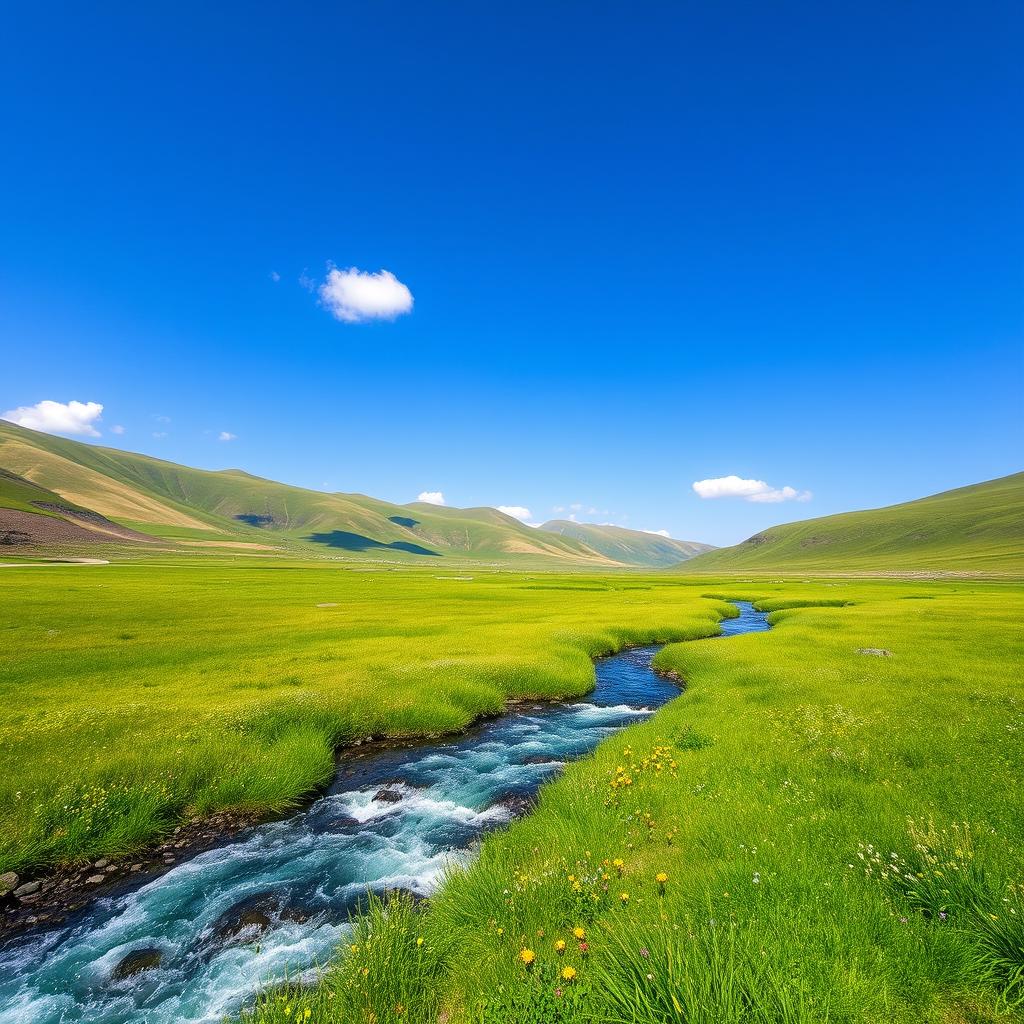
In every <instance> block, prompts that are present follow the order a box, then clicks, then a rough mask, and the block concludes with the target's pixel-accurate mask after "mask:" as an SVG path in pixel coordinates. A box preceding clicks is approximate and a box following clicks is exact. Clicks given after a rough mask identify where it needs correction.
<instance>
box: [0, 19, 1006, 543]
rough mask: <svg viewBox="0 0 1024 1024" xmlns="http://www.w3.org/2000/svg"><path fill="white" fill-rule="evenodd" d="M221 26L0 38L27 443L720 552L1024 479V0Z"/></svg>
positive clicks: (5, 172)
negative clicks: (351, 286) (52, 414)
mask: <svg viewBox="0 0 1024 1024" xmlns="http://www.w3.org/2000/svg"><path fill="white" fill-rule="evenodd" d="M148 6H153V7H154V10H151V11H147V10H141V9H140V8H141V7H148ZM205 6H209V5H205ZM217 6H218V8H219V9H218V11H217V12H212V13H211V12H210V11H209V10H204V9H203V7H200V6H198V5H196V6H189V5H171V6H168V5H163V6H162V7H157V6H156V5H132V6H127V5H126V6H124V7H121V8H117V7H115V6H112V5H104V7H103V11H102V13H96V12H94V11H90V10H88V9H87V8H86V7H84V6H83V5H67V6H66V7H65V6H64V5H62V4H57V5H48V6H47V7H46V8H45V9H44V8H38V7H37V9H36V10H31V9H30V8H31V7H32V5H21V7H19V8H11V9H10V10H8V11H7V13H6V15H5V43H4V53H3V60H0V87H2V90H3V93H2V95H3V104H2V107H0V128H2V130H3V138H4V150H5V155H4V158H3V160H2V161H0V223H2V225H3V226H2V228H0V230H2V233H3V244H2V246H0V339H2V341H3V348H4V350H5V351H6V352H7V357H6V358H5V360H4V362H5V366H4V372H3V373H2V374H0V412H3V411H4V410H14V409H18V408H24V407H31V406H34V405H35V404H36V403H38V402H40V401H44V400H47V401H55V402H61V403H67V402H69V401H72V400H74V401H78V402H83V403H87V402H95V403H99V404H102V406H103V413H102V418H101V419H99V420H95V421H93V423H92V428H93V429H94V430H97V431H98V432H99V433H100V435H101V436H100V437H99V438H91V439H92V440H94V441H97V443H105V444H112V445H115V446H118V447H124V448H128V449H131V450H135V451H143V452H147V453H150V454H154V455H159V456H161V457H164V458H168V459H171V460H173V461H178V462H184V463H188V464H191V465H198V466H203V467H207V468H224V467H228V466H239V467H242V468H244V469H246V470H248V471H250V472H253V473H257V474H260V475H264V476H268V477H272V478H275V479H281V480H285V481H288V482H290V483H295V484H300V485H305V486H310V487H317V488H327V489H331V490H344V491H361V492H364V493H368V494H373V495H376V496H379V497H383V498H388V499H391V500H394V501H408V500H411V499H414V498H415V497H416V496H417V494H419V493H420V492H424V491H441V492H443V494H444V495H445V499H446V500H447V502H448V503H449V504H454V505H481V504H485V505H509V506H523V507H525V508H528V509H530V511H531V513H532V514H533V517H534V518H535V519H537V520H540V519H544V518H548V517H551V516H552V515H554V514H555V513H554V512H553V510H554V509H555V508H563V509H566V510H569V509H571V508H572V506H574V505H578V506H580V508H579V510H578V511H577V515H578V517H579V518H580V519H584V520H587V519H589V520H592V521H600V522H617V523H621V524H624V525H629V526H633V527H636V528H645V529H655V530H660V529H665V530H668V531H670V532H671V533H672V535H674V536H677V537H683V538H687V539H698V540H707V541H711V542H713V543H732V542H735V541H738V540H741V539H743V538H744V537H746V536H748V535H750V534H751V533H753V532H755V531H756V530H758V529H760V528H762V527H764V526H767V525H770V524H772V523H776V522H784V521H789V520H792V519H797V518H806V517H809V516H814V515H824V514H827V513H832V512H837V511H843V510H847V509H852V508H864V507H870V506H874V505H880V504H887V503H891V502H894V501H900V500H905V499H909V498H913V497H918V496H921V495H924V494H927V493H932V492H935V491H939V490H943V489H945V488H948V487H953V486H958V485H961V484H966V483H970V482H974V481H978V480H982V479H987V478H990V477H993V476H998V475H1002V474H1005V473H1009V472H1013V471H1016V470H1019V469H1020V468H1021V458H1020V454H1021V444H1020V441H1021V431H1020V414H1019V406H1020V393H1021V386H1022V383H1024V373H1022V355H1021V353H1022V334H1024V332H1022V324H1024V317H1022V302H1021V295H1022V291H1021V284H1022V280H1021V278H1022V275H1021V263H1022V260H1021V257H1022V254H1024V245H1022V238H1024V204H1022V187H1021V182H1022V180H1024V144H1022V137H1024V136H1022V133H1021V132H1020V130H1019V117H1020V111H1021V109H1022V99H1024V96H1022V92H1024V89H1022V82H1024V78H1022V74H1021V71H1020V61H1019V42H1020V39H1021V38H1022V30H1024V17H1022V13H1021V8H1020V6H1019V5H1015V4H1010V3H1006V4H989V3H979V4H971V5H965V4H958V5H950V6H948V7H946V8H944V7H943V5H941V4H939V5H936V4H928V5H925V4H913V3H911V4H899V5H890V4H886V5H881V4H869V5H861V6H860V7H858V8H856V9H854V8H845V9H844V8H841V7H840V5H821V4H811V3H803V4H786V3H782V4H777V5H776V4H773V5H759V6H760V8H761V9H760V10H751V9H750V8H751V7H753V6H754V5H744V4H735V5H734V4H705V5H681V4H660V3H658V4H646V5H636V4H625V3H622V4H601V5H592V4H570V3H559V4H553V5H552V4H550V3H549V4H518V5H480V4H469V3H458V4H456V3H451V4H439V5H424V4H396V3H382V4H363V5H345V6H341V5H336V6H333V7H331V6H329V5H306V6H304V7H302V8H299V9H295V10H289V9H287V7H282V6H281V5H261V4H255V5H253V4H246V5H244V6H242V5H239V6H237V7H232V6H230V5H217ZM292 6H297V5H292ZM330 266H334V267H336V268H338V269H339V271H344V270H346V269H347V268H350V267H358V268H361V269H362V270H363V271H365V272H373V273H376V272H379V271H381V270H387V271H389V272H390V273H391V274H393V275H394V276H395V278H396V280H397V281H398V282H401V283H402V284H404V285H405V286H406V287H407V288H408V289H409V293H410V296H411V298H412V300H413V305H412V309H411V311H410V312H404V313H401V314H400V315H396V316H395V317H394V319H371V320H369V321H367V322H356V323H353V322H347V321H346V320H344V319H339V318H338V316H337V315H335V314H336V313H337V312H339V311H342V312H343V307H341V306H339V304H338V301H334V306H333V312H332V296H333V298H334V300H337V299H338V292H337V291H332V292H330V293H326V294H324V295H321V294H320V292H319V289H320V288H321V287H322V285H323V284H324V282H325V280H327V275H328V273H329V267H330ZM340 283H341V284H342V285H344V284H345V282H344V281H342V282H340ZM355 283H356V284H359V283H360V282H358V281H357V282H355ZM364 283H365V282H364ZM310 289H312V290H310ZM370 291H371V292H373V282H372V281H371V282H370ZM364 292H365V289H364ZM375 294H376V293H374V294H371V295H370V298H374V296H375ZM357 298H358V296H357ZM364 298H365V295H364ZM398 299H399V303H398V305H399V306H401V305H402V302H403V301H404V300H402V296H401V295H399V296H398ZM393 300H394V295H388V294H385V296H384V299H383V302H384V305H383V306H380V305H379V304H378V306H377V307H375V308H377V310H378V311H380V310H381V309H384V310H387V309H391V310H392V311H393V312H395V311H397V307H395V306H394V305H390V306H389V305H388V303H389V302H392V301H393ZM360 301H362V300H360ZM407 304H408V303H406V305H407ZM116 426H122V427H123V428H124V432H123V433H121V434H115V433H113V432H112V428H114V427H116ZM222 432H227V433H228V434H231V435H235V437H234V439H233V440H224V441H222V440H218V438H219V436H220V435H221V433H222ZM156 435H163V436H156ZM86 439H89V438H86ZM732 475H735V476H738V477H740V478H742V479H744V480H755V481H763V482H764V483H765V485H766V487H767V488H768V489H769V491H770V492H775V491H781V489H782V488H787V487H788V488H792V489H793V491H794V492H796V496H799V497H806V495H805V493H804V492H811V494H812V495H813V496H812V497H811V498H810V499H809V500H802V501H801V500H795V498H794V500H779V501H764V500H760V501H751V500H747V499H749V497H750V495H749V494H748V495H747V498H744V497H743V496H731V497H728V496H726V497H717V498H714V497H712V498H701V497H699V496H698V495H697V494H696V493H695V492H694V491H693V489H692V484H693V482H694V481H700V480H706V479H714V478H721V477H727V476H732ZM726 489H728V488H726ZM740 489H741V490H742V489H743V488H740ZM747 489H748V490H749V489H750V486H748V487H747ZM785 494H788V492H785ZM785 494H784V495H772V494H770V493H769V496H776V497H779V496H785ZM761 497H762V498H763V497H764V493H762V495H761ZM590 509H593V510H594V511H593V512H589V511H588V510H590ZM565 514H567V513H565Z"/></svg>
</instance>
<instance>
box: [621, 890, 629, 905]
mask: <svg viewBox="0 0 1024 1024" xmlns="http://www.w3.org/2000/svg"><path fill="white" fill-rule="evenodd" d="M619 902H620V903H628V902H629V893H628V892H620V893H619Z"/></svg>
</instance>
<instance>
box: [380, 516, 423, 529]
mask: <svg viewBox="0 0 1024 1024" xmlns="http://www.w3.org/2000/svg"><path fill="white" fill-rule="evenodd" d="M388 521H389V522H392V523H395V524H396V525H397V526H407V527H408V528H409V529H410V530H411V529H412V528H413V527H414V526H419V525H420V521H419V520H418V519H410V518H409V517H408V516H388Z"/></svg>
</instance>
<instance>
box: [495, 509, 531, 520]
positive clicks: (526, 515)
mask: <svg viewBox="0 0 1024 1024" xmlns="http://www.w3.org/2000/svg"><path fill="white" fill-rule="evenodd" d="M498 511H499V512H504V513H505V515H507V516H511V517H512V518H513V519H518V520H520V521H521V522H524V523H525V522H526V521H527V520H528V519H532V518H533V513H532V512H531V511H530V510H529V509H528V508H524V507H523V506H522V505H499V506H498Z"/></svg>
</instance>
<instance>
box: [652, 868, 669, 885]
mask: <svg viewBox="0 0 1024 1024" xmlns="http://www.w3.org/2000/svg"><path fill="white" fill-rule="evenodd" d="M654 880H655V881H656V882H657V883H658V885H664V884H665V883H666V882H667V881H668V875H666V874H665V872H664V871H659V872H658V873H657V874H656V875H655V876H654Z"/></svg>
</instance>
